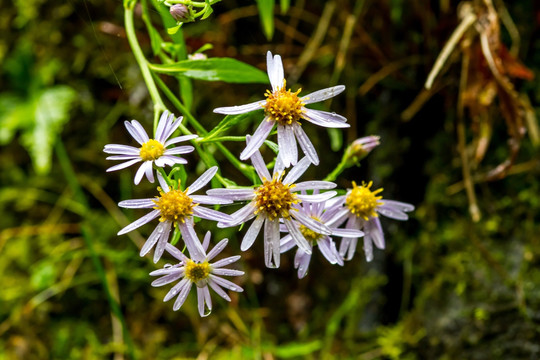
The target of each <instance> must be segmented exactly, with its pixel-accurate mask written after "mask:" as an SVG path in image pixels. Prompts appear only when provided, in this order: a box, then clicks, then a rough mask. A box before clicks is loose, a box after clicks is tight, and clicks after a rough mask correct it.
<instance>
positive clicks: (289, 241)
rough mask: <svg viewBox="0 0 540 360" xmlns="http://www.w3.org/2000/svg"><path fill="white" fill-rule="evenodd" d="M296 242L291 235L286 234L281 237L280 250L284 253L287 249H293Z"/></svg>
mask: <svg viewBox="0 0 540 360" xmlns="http://www.w3.org/2000/svg"><path fill="white" fill-rule="evenodd" d="M295 245H296V243H295V242H294V240H293V238H292V236H291V235H285V236H284V237H282V238H281V241H280V245H279V251H280V252H281V253H282V254H283V253H284V252H286V251H289V250H291V249H292V248H293V247H294V246H295Z"/></svg>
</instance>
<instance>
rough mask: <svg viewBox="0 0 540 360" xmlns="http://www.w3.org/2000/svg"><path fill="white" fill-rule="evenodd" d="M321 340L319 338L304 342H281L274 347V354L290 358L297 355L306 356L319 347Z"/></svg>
mask: <svg viewBox="0 0 540 360" xmlns="http://www.w3.org/2000/svg"><path fill="white" fill-rule="evenodd" d="M321 347H322V342H321V341H320V340H314V341H311V342H308V343H305V344H302V343H289V344H283V345H280V346H279V347H276V348H274V349H273V350H274V354H275V355H276V356H277V357H280V358H292V357H299V356H306V355H309V354H312V353H314V352H315V351H317V350H319V349H321Z"/></svg>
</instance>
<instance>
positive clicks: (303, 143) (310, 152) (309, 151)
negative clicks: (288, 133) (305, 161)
mask: <svg viewBox="0 0 540 360" xmlns="http://www.w3.org/2000/svg"><path fill="white" fill-rule="evenodd" d="M293 130H294V134H295V135H296V139H298V143H299V144H300V147H301V148H302V151H303V152H304V154H306V156H307V157H308V158H309V160H310V161H311V162H312V163H313V165H319V157H318V156H317V151H316V150H315V147H314V146H313V144H312V143H311V141H310V140H309V138H308V136H307V134H306V133H305V131H304V129H302V127H301V126H300V125H298V124H293Z"/></svg>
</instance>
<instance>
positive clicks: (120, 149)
mask: <svg viewBox="0 0 540 360" xmlns="http://www.w3.org/2000/svg"><path fill="white" fill-rule="evenodd" d="M103 152H105V153H107V154H119V155H137V156H139V154H140V153H141V149H140V148H136V147H134V146H128V145H119V144H108V145H105V148H104V149H103Z"/></svg>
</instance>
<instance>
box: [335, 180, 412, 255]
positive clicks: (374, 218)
mask: <svg viewBox="0 0 540 360" xmlns="http://www.w3.org/2000/svg"><path fill="white" fill-rule="evenodd" d="M352 184H353V188H352V189H351V190H349V191H348V192H347V194H346V195H344V196H342V197H339V198H336V201H340V202H341V204H342V205H344V206H343V207H342V208H341V209H340V210H339V211H338V213H337V214H336V218H337V223H338V224H340V223H343V222H344V221H345V220H347V223H346V225H345V228H346V229H361V230H362V231H363V232H364V252H365V255H366V260H367V261H371V260H373V244H375V246H376V247H377V248H379V249H384V246H385V243H384V233H383V230H382V226H381V221H380V220H379V214H380V215H384V216H386V217H389V218H391V219H396V220H408V219H409V216H408V215H407V214H406V212H409V211H413V210H414V206H413V205H411V204H407V203H404V202H400V201H393V200H384V201H381V199H382V196H379V195H378V194H379V193H381V192H382V191H383V189H382V188H381V189H377V190H374V191H371V190H370V188H371V186H372V185H373V181H370V182H369V183H368V184H366V183H362V186H357V185H356V183H355V182H354V181H353V183H352ZM357 242H358V238H345V237H344V238H343V239H342V241H341V244H340V247H339V253H340V254H341V256H343V257H344V258H345V260H350V259H352V257H353V255H354V252H355V251H356V244H357ZM345 255H346V256H345Z"/></svg>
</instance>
